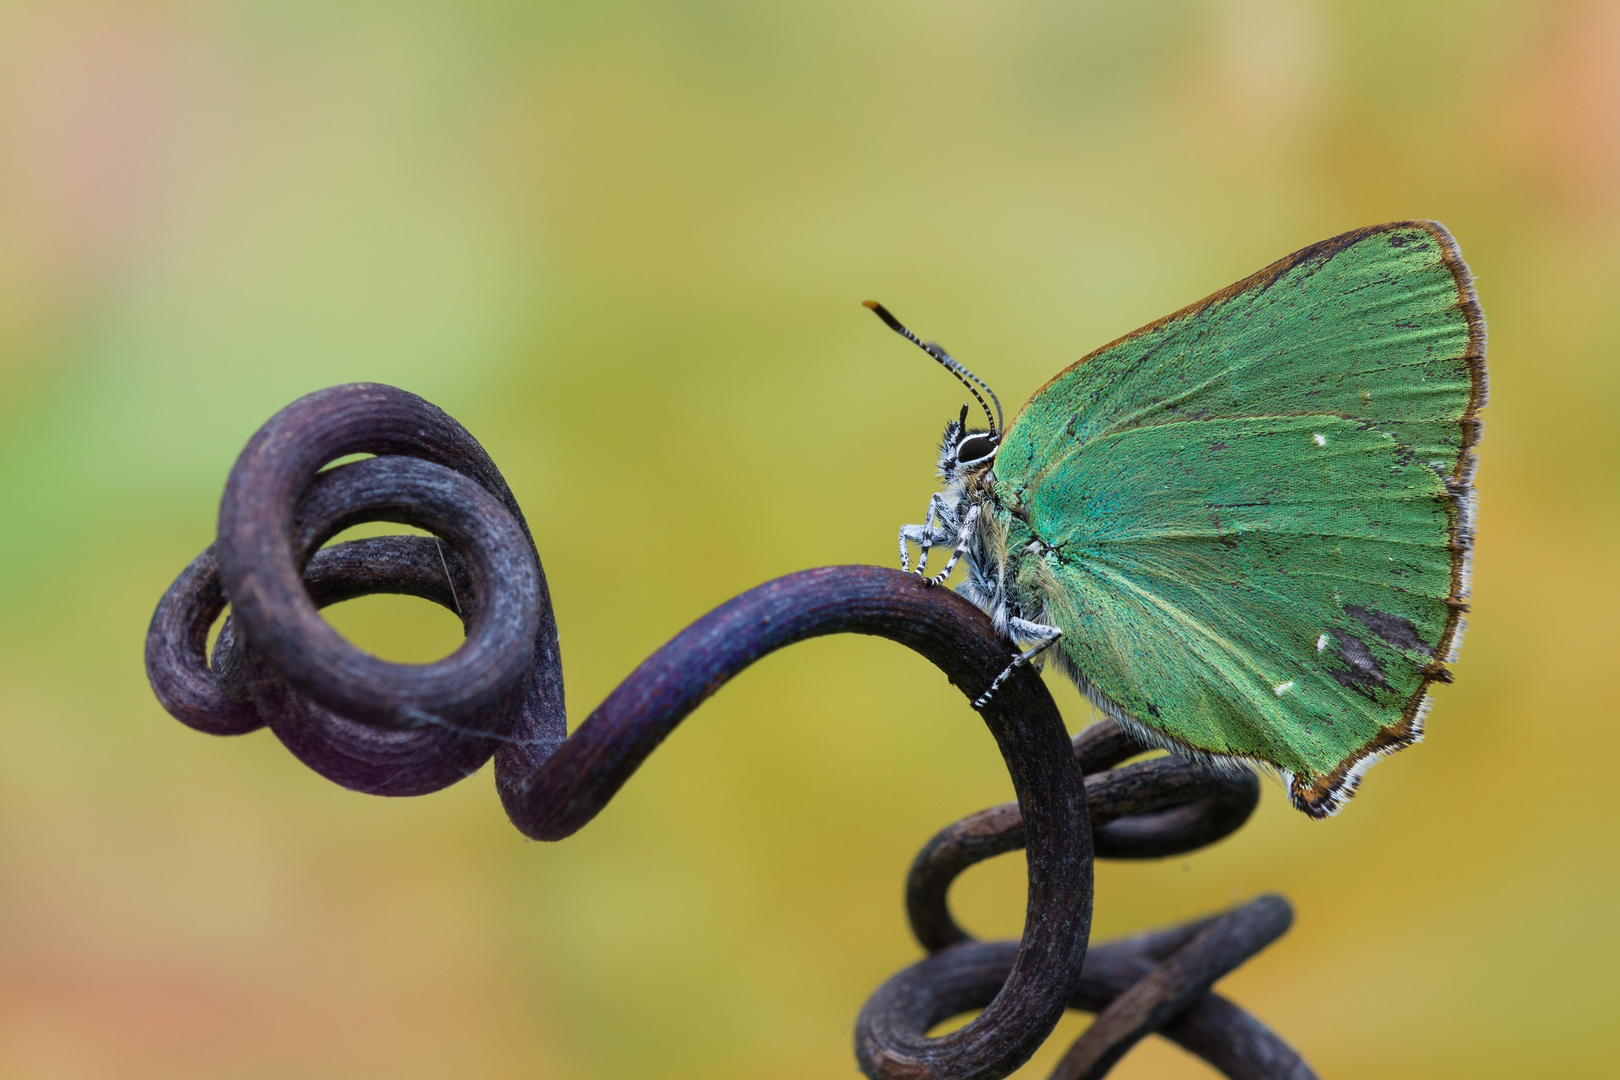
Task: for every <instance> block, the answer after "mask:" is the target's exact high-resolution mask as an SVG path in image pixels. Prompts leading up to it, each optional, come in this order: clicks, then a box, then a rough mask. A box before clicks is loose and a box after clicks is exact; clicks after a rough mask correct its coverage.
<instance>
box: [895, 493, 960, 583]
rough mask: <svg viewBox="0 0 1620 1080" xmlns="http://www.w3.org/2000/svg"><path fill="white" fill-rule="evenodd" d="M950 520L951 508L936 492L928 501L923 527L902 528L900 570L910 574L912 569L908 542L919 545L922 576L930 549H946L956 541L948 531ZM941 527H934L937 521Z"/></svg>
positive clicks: (909, 526)
mask: <svg viewBox="0 0 1620 1080" xmlns="http://www.w3.org/2000/svg"><path fill="white" fill-rule="evenodd" d="M949 519H950V507H949V506H947V505H946V503H945V499H944V498H943V497H942V496H941V495H940V493H939V492H937V491H936V492H934V494H933V495H932V496H930V497H929V499H928V513H927V514H926V515H924V516H923V523H922V524H921V525H902V526H900V569H901V570H902V571H903V572H905V573H907V574H909V573H912V572H913V571H912V569H911V552H910V551H908V550H906V541H908V540H909V541H911V542H912V543H913V544H916V545H917V569H916V571H915V572H916V573H917V574H919V575H920V574H922V573H923V572H924V570H926V569H927V567H928V551H929V549H930V548H935V547H944V546H945V545H947V544H950V543H953V542H955V540H956V535H955V533H954V532H952V531H947V528H946V526H947V523H948V522H949ZM936 520H937V521H938V522H939V527H938V528H936V527H935V526H934V522H935V521H936Z"/></svg>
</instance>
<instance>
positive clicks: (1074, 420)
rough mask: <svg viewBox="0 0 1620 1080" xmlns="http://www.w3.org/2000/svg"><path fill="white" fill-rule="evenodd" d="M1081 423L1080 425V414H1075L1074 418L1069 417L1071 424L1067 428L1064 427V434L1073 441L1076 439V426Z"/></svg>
mask: <svg viewBox="0 0 1620 1080" xmlns="http://www.w3.org/2000/svg"><path fill="white" fill-rule="evenodd" d="M1079 423H1080V414H1079V413H1075V414H1074V415H1073V416H1071V417H1069V423H1068V425H1067V426H1066V427H1064V429H1063V433H1064V434H1065V435H1067V436H1068V437H1069V438H1071V439H1072V438H1074V429H1075V426H1076V425H1078V424H1079Z"/></svg>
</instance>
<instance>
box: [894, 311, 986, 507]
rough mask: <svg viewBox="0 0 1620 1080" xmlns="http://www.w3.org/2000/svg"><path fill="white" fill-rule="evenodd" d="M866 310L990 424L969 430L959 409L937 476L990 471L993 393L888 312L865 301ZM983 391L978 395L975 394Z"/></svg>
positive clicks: (949, 427) (947, 432)
mask: <svg viewBox="0 0 1620 1080" xmlns="http://www.w3.org/2000/svg"><path fill="white" fill-rule="evenodd" d="M866 306H867V307H868V308H871V309H872V312H873V314H875V315H877V317H878V318H880V319H882V320H883V323H884V325H886V326H887V327H888V328H889V329H890V330H893V331H894V332H895V333H897V334H899V335H900V336H901V337H903V338H905V339H906V340H907V341H909V342H911V343H912V344H913V345H915V346H917V347H918V348H919V349H921V350H922V351H923V352H925V353H927V354H928V355H929V356H932V357H933V358H934V359H935V360H936V361H938V362H939V365H940V366H941V367H943V368H944V369H945V370H946V371H949V372H950V373H951V374H952V375H955V376H956V377H957V379H959V380H960V381H961V383H962V385H963V386H965V387H967V388H968V392H969V393H970V394H972V395H973V397H974V399H975V400H977V401H978V403H979V407H980V408H982V409H983V410H984V418H985V420H986V421H987V422H988V423H989V424H990V427H989V428H988V429H984V428H970V427H968V424H967V418H968V407H967V406H966V405H963V406H962V415H961V416H959V417H957V418H956V419H955V420H952V421H951V422H950V423H948V424H946V425H945V439H944V441H943V442H942V443H941V444H940V448H939V474H940V476H941V477H944V478H945V479H961V478H965V477H967V476H968V475H971V474H973V473H975V472H978V471H980V470H983V469H987V468H989V467H990V465H991V463H992V462H994V461H995V458H996V448H997V447H999V446H1000V445H1001V432H1002V423H1001V401H1000V399H998V398H997V397H996V392H995V391H994V390H992V389H990V387H989V385H988V384H987V383H986V382H985V381H984V380H983V379H981V378H979V377H978V376H977V375H975V374H973V372H971V371H969V370H968V369H967V368H965V367H963V366H962V365H961V364H960V363H958V362H957V361H956V360H955V358H953V357H952V356H951V354H950V353H948V352H946V351H945V350H944V349H943V348H942V347H941V346H940V345H939V344H938V343H937V342H933V341H923V340H922V339H921V338H919V337H918V336H917V335H916V334H913V333H912V332H911V331H910V330H907V329H906V328H905V326H904V325H902V324H901V322H900V320H899V319H896V318H895V317H894V316H893V315H890V314H889V309H888V308H886V307H884V306H883V305H882V304H880V303H878V302H877V301H875V300H868V301H867V302H866ZM981 390H982V391H984V393H982V394H981V393H980V392H979V391H981ZM986 396H988V397H989V398H990V401H991V402H994V403H995V407H996V409H995V412H994V413H992V412H991V411H990V404H989V403H987V402H986V401H985V400H984V399H985V397H986Z"/></svg>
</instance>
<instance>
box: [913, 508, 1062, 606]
mask: <svg viewBox="0 0 1620 1080" xmlns="http://www.w3.org/2000/svg"><path fill="white" fill-rule="evenodd" d="M978 520H979V504H978V503H974V504H973V505H972V506H970V507H969V508H968V512H967V516H966V517H964V518H963V519H962V529H961V531H960V532H959V533H957V537H956V550H955V551H953V552H951V557H950V560H949V561H948V562H946V564H945V569H943V570H941V571H940V572H939V573H937V574H935V575H934V576H933V577H931V578H926V579H924V580H926V581H927V582H928V584H930V585H938V584H939V583H940V582H942V581H944V580H945V579H946V578H948V577H950V576H951V571H952V570H955V569H956V564H957V563H958V562H960V561H961V559H962V556H963V555H966V554H967V549H968V545H969V544H971V543H973V526H974V525H975V524H977V522H978ZM922 572H923V567H922V560H921V559H918V560H917V573H919V574H921V573H922ZM1031 625H1034V624H1031Z"/></svg>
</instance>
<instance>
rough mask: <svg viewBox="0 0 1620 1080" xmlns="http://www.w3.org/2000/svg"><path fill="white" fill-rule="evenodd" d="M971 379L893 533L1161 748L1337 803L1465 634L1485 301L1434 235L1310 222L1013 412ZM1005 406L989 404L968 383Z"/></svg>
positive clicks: (1410, 722)
mask: <svg viewBox="0 0 1620 1080" xmlns="http://www.w3.org/2000/svg"><path fill="white" fill-rule="evenodd" d="M868 306H869V307H872V308H873V310H874V311H876V312H877V313H878V314H879V316H881V317H882V318H883V319H884V321H885V322H887V323H888V324H889V325H890V326H891V327H892V328H894V329H896V330H897V331H899V332H901V333H903V334H905V335H906V336H907V337H908V338H910V339H911V340H912V341H914V342H916V343H917V344H918V345H922V347H923V348H925V349H927V350H928V351H929V353H930V354H931V355H933V356H934V357H935V359H937V360H939V361H940V363H942V364H944V365H945V366H946V367H947V368H950V369H951V370H952V371H953V372H954V373H956V374H957V375H958V377H959V378H961V379H962V381H963V383H964V384H965V385H967V387H968V389H969V390H971V391H973V393H974V396H975V397H977V398H978V399H979V402H980V404H981V405H983V407H984V412H985V415H986V417H987V420H988V423H989V427H988V429H986V430H980V429H974V428H970V427H969V426H968V411H967V409H966V407H964V408H963V411H962V415H961V417H960V418H959V419H957V420H954V421H952V422H951V423H950V424H949V425H947V427H946V429H945V439H944V443H943V444H942V446H941V449H940V457H939V471H940V476H941V479H942V480H943V482H944V483H943V488H942V490H941V491H940V492H939V493H937V494H936V495H935V496H934V497H933V499H932V500H930V503H929V508H928V513H927V515H926V517H925V519H924V521H923V523H922V524H921V525H908V526H905V527H904V528H902V529H901V531H900V549H901V561H902V566H904V567H906V568H908V569H909V551H908V545H911V544H914V545H916V546H917V547H918V549H919V555H918V567H917V572H918V573H920V574H922V573H926V567H927V559H928V552H929V550H930V549H931V548H935V547H945V548H950V549H952V555H951V558H950V562H949V563H948V564H947V566H946V567H945V569H944V571H943V572H942V573H940V574H938V575H936V576H935V577H933V578H929V579H928V580H930V581H933V582H939V581H943V580H944V578H945V577H946V576H947V575H948V573H949V572H950V570H951V568H952V567H954V566H955V565H956V563H957V562H958V560H965V563H966V575H965V580H964V581H963V582H962V583H961V584H960V585H959V586H958V587H957V588H958V591H959V592H961V593H962V595H964V596H966V597H967V598H968V599H969V600H971V601H972V602H973V603H975V604H976V605H978V606H979V607H980V608H982V609H983V610H984V611H985V612H987V613H988V614H989V615H990V617H991V618H992V620H993V621H994V623H995V625H996V628H997V630H998V631H999V632H1001V633H1002V634H1003V635H1004V636H1006V638H1007V639H1008V640H1009V642H1011V643H1012V644H1013V645H1014V646H1015V647H1016V648H1017V649H1018V650H1019V654H1018V656H1017V658H1016V659H1015V660H1014V661H1013V663H1012V665H1010V666H1009V668H1008V669H1007V671H1004V672H1003V673H1002V675H1001V676H1000V677H999V678H998V679H997V680H996V682H995V684H993V685H992V686H991V687H990V688H989V689H988V690H987V691H986V692H985V694H984V695H983V696H982V697H981V698H980V700H979V702H978V704H982V703H983V701H984V700H986V699H987V698H988V697H989V695H990V694H992V693H994V691H995V688H996V686H998V685H999V684H1000V682H1001V680H1002V679H1004V678H1006V676H1007V674H1008V673H1009V672H1010V671H1011V670H1012V669H1013V668H1014V667H1016V666H1017V665H1019V664H1022V663H1027V662H1031V661H1035V662H1041V661H1045V660H1050V661H1051V662H1053V663H1054V664H1055V665H1056V666H1057V667H1058V668H1059V669H1060V670H1062V671H1063V672H1064V673H1065V674H1066V675H1068V676H1070V677H1071V678H1072V679H1073V680H1074V681H1075V683H1076V684H1077V685H1078V686H1079V687H1080V688H1081V690H1082V691H1084V692H1085V693H1086V695H1087V696H1088V697H1089V698H1090V699H1091V701H1092V702H1093V703H1095V704H1096V705H1097V707H1098V708H1099V709H1101V710H1102V711H1103V712H1104V713H1106V714H1107V715H1109V716H1111V717H1113V718H1114V719H1115V720H1117V721H1119V722H1120V723H1122V724H1124V725H1125V726H1127V727H1129V728H1130V729H1132V730H1133V731H1135V732H1136V733H1137V734H1139V735H1140V736H1142V737H1143V738H1145V739H1146V740H1148V741H1149V742H1151V743H1153V744H1156V745H1161V746H1165V747H1167V748H1169V749H1171V750H1174V751H1177V752H1180V753H1183V754H1188V755H1191V756H1194V757H1200V758H1205V759H1210V760H1223V759H1224V760H1238V761H1250V762H1256V763H1261V764H1264V765H1267V766H1270V767H1272V768H1275V769H1277V770H1278V771H1279V772H1280V773H1282V775H1283V777H1284V780H1285V782H1286V783H1287V787H1288V792H1289V796H1290V798H1291V799H1292V801H1293V802H1294V805H1295V806H1297V807H1298V808H1299V809H1301V810H1303V811H1304V812H1305V813H1307V814H1310V815H1311V816H1313V817H1325V816H1327V815H1330V814H1333V813H1335V812H1337V810H1338V809H1340V807H1341V806H1342V805H1343V803H1344V800H1346V799H1347V798H1349V796H1350V795H1351V794H1352V793H1353V792H1354V790H1355V787H1356V784H1357V783H1358V781H1359V779H1360V776H1361V774H1362V773H1363V772H1364V771H1365V769H1366V768H1367V767H1369V766H1370V765H1371V764H1372V763H1373V762H1374V761H1376V760H1377V759H1378V758H1379V757H1381V756H1383V755H1385V754H1388V753H1391V752H1393V751H1395V750H1398V749H1401V748H1402V747H1405V746H1409V745H1411V744H1412V743H1414V742H1416V741H1418V739H1420V738H1421V737H1422V725H1423V715H1424V712H1425V710H1426V708H1427V704H1428V696H1427V695H1428V689H1429V686H1430V684H1431V683H1433V682H1447V681H1449V680H1450V675H1449V673H1448V671H1447V669H1446V667H1445V664H1446V663H1448V662H1450V661H1451V660H1453V659H1454V658H1455V655H1456V651H1457V648H1458V646H1459V645H1460V643H1461V640H1462V629H1463V627H1462V613H1463V612H1464V611H1465V610H1466V603H1465V600H1466V597H1467V594H1468V565H1469V557H1470V553H1471V550H1472V546H1473V515H1474V495H1473V489H1472V478H1473V472H1474V463H1475V461H1474V453H1473V449H1474V446H1475V445H1476V444H1477V442H1478V440H1479V433H1480V427H1479V420H1478V414H1479V410H1480V409H1481V407H1483V405H1484V403H1485V390H1486V377H1485V360H1484V352H1485V329H1484V319H1483V317H1482V315H1481V313H1480V309H1479V305H1478V302H1477V301H1476V300H1475V297H1474V290H1473V285H1472V282H1471V279H1470V276H1469V273H1468V269H1467V267H1466V266H1464V264H1463V262H1462V260H1461V258H1460V257H1459V255H1458V253H1457V247H1456V244H1455V242H1454V241H1453V240H1452V238H1451V236H1450V234H1449V233H1447V232H1446V230H1445V229H1444V228H1442V227H1441V226H1440V225H1439V224H1437V223H1434V222H1422V221H1417V222H1397V223H1392V224H1387V225H1378V226H1373V227H1370V228H1366V229H1358V230H1356V231H1354V232H1350V233H1346V234H1344V235H1343V236H1339V237H1335V238H1333V239H1331V240H1326V241H1323V242H1322V243H1319V244H1315V245H1313V246H1311V247H1308V248H1305V249H1304V250H1302V251H1299V252H1296V253H1295V254H1293V255H1290V256H1288V257H1287V258H1285V259H1282V260H1281V261H1279V262H1277V263H1275V264H1273V265H1271V266H1269V267H1267V268H1266V269H1264V270H1262V271H1260V272H1259V273H1257V274H1254V275H1252V276H1250V277H1248V278H1245V279H1243V280H1242V281H1239V282H1237V283H1236V284H1234V285H1231V286H1229V287H1228V288H1226V289H1223V290H1221V291H1220V292H1218V293H1216V294H1214V295H1213V296H1210V297H1208V298H1206V299H1204V300H1201V301H1199V302H1198V303H1196V304H1193V305H1192V306H1190V307H1187V308H1184V309H1183V310H1181V311H1178V312H1176V313H1174V314H1172V315H1169V316H1166V317H1165V318H1163V319H1160V320H1158V321H1157V322H1154V323H1150V324H1149V325H1147V326H1145V327H1143V328H1141V329H1140V330H1137V331H1135V332H1134V333H1131V334H1128V335H1126V336H1125V337H1123V338H1120V339H1119V340H1117V341H1115V342H1113V343H1111V344H1109V345H1106V346H1104V347H1103V348H1101V349H1099V350H1097V351H1096V352H1094V353H1091V354H1090V355H1088V356H1086V357H1084V358H1083V359H1081V360H1080V361H1078V362H1076V363H1075V364H1073V365H1072V366H1070V367H1068V368H1066V369H1065V370H1064V371H1062V372H1060V373H1059V374H1058V375H1057V376H1056V377H1055V378H1053V379H1052V380H1051V381H1050V382H1048V383H1047V384H1046V385H1045V386H1044V387H1042V388H1041V389H1040V390H1038V391H1036V393H1035V395H1034V396H1033V397H1032V398H1030V400H1029V402H1028V403H1027V404H1025V406H1024V407H1023V409H1022V410H1020V412H1019V413H1018V415H1017V416H1015V417H1014V418H1013V420H1012V422H1011V423H1010V424H1007V425H1006V426H1005V427H1003V425H1002V423H1001V417H1000V403H999V402H995V396H994V394H991V393H990V391H989V387H988V386H985V385H984V384H983V383H982V382H980V381H979V380H978V379H977V378H976V377H975V376H973V374H972V373H971V372H968V371H967V370H966V369H965V368H963V367H962V366H961V365H960V364H958V363H956V361H955V360H953V359H952V358H951V357H950V356H949V355H947V354H946V353H945V352H944V351H943V350H942V349H940V348H939V347H938V346H936V345H928V344H924V343H923V342H921V341H918V340H917V339H916V338H915V336H913V335H912V334H911V333H910V331H908V330H906V329H905V328H904V327H903V326H901V325H900V324H899V323H898V322H897V321H896V320H895V319H894V318H893V316H891V315H889V313H888V312H887V311H884V310H883V309H882V308H881V307H880V306H878V305H876V304H869V305H868ZM981 390H982V391H983V392H984V394H988V395H989V397H990V400H991V401H992V402H995V413H994V414H992V412H991V408H990V405H989V404H987V403H986V402H985V400H984V395H982V394H980V391H981Z"/></svg>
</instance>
